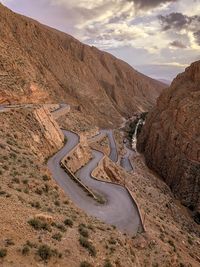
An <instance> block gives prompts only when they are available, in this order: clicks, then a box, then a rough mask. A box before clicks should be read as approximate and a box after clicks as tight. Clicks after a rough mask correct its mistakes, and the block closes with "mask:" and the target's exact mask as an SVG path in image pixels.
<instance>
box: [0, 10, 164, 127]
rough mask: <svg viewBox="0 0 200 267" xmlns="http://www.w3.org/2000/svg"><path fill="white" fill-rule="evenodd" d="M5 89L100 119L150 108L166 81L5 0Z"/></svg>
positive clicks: (1, 69)
mask: <svg viewBox="0 0 200 267" xmlns="http://www.w3.org/2000/svg"><path fill="white" fill-rule="evenodd" d="M0 21H1V25H0V30H1V41H0V46H1V47H2V49H1V54H0V58H1V62H2V63H1V65H0V85H1V87H0V88H1V89H0V94H1V96H2V97H7V98H8V99H9V100H10V101H11V102H18V103H19V102H35V103H43V102H45V103H47V102H48V103H50V102H68V103H69V104H72V105H77V106H81V110H82V112H85V114H86V115H87V114H92V116H93V117H94V119H95V121H96V122H97V124H99V125H104V126H105V125H106V126H108V125H109V126H111V125H113V124H116V123H118V124H119V123H120V122H121V120H122V117H130V116H131V115H132V114H133V113H134V112H138V111H144V110H148V109H150V108H151V107H152V106H153V104H154V103H155V99H156V98H157V97H158V95H159V94H160V92H161V91H162V89H163V88H164V87H165V85H163V84H162V83H160V82H159V81H155V80H153V79H151V78H149V77H147V76H145V75H143V74H140V73H139V72H138V71H136V70H134V69H133V68H132V67H131V66H130V65H128V63H125V62H124V61H122V60H120V59H117V58H116V57H114V56H113V55H110V54H109V53H107V52H103V51H100V50H98V49H97V48H95V47H90V46H88V45H85V44H82V43H81V42H79V41H78V40H76V39H75V38H74V37H71V36H70V35H67V34H65V33H63V32H60V31H58V30H55V29H53V28H51V27H49V26H44V25H42V24H41V23H39V22H37V21H35V20H33V19H29V18H27V17H25V16H22V15H18V14H16V13H14V12H12V11H10V10H9V9H7V8H5V7H4V6H3V5H1V6H0Z"/></svg>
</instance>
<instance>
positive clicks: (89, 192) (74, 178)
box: [60, 162, 98, 200]
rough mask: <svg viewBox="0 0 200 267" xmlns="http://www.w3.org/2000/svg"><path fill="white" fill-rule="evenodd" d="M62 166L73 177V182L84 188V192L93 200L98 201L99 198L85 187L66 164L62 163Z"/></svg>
mask: <svg viewBox="0 0 200 267" xmlns="http://www.w3.org/2000/svg"><path fill="white" fill-rule="evenodd" d="M60 166H61V167H62V168H63V169H64V170H65V171H66V172H67V174H68V175H69V176H70V177H71V179H72V180H74V181H75V182H76V183H77V184H78V185H79V186H80V187H82V188H83V190H84V191H86V192H87V193H88V195H89V196H91V197H92V198H94V199H95V200H98V198H97V197H96V196H95V194H94V193H93V192H92V190H91V189H89V187H87V186H86V185H84V184H83V183H82V182H81V181H80V180H79V179H78V178H77V177H76V176H75V175H74V174H73V173H72V172H71V171H70V169H69V168H68V167H67V166H66V164H65V163H63V162H60Z"/></svg>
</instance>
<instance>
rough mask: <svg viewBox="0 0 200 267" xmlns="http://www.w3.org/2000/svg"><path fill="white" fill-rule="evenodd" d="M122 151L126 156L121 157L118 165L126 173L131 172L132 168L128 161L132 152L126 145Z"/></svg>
mask: <svg viewBox="0 0 200 267" xmlns="http://www.w3.org/2000/svg"><path fill="white" fill-rule="evenodd" d="M124 149H125V150H126V154H125V155H124V156H123V157H121V159H120V165H121V166H122V167H123V168H124V169H125V170H126V171H127V172H131V171H132V170H133V166H132V164H131V161H130V157H131V155H133V151H132V150H130V149H129V148H128V147H126V145H124Z"/></svg>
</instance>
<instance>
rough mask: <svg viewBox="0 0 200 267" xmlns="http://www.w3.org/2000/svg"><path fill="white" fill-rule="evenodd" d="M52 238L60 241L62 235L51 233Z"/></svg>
mask: <svg viewBox="0 0 200 267" xmlns="http://www.w3.org/2000/svg"><path fill="white" fill-rule="evenodd" d="M52 238H53V239H55V240H57V241H61V239H62V235H61V234H60V233H56V234H54V235H52Z"/></svg>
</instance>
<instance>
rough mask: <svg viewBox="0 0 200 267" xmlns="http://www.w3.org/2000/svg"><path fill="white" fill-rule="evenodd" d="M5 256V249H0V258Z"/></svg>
mask: <svg viewBox="0 0 200 267" xmlns="http://www.w3.org/2000/svg"><path fill="white" fill-rule="evenodd" d="M6 255H7V250H6V249H5V248H1V249H0V258H4V257H6Z"/></svg>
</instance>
